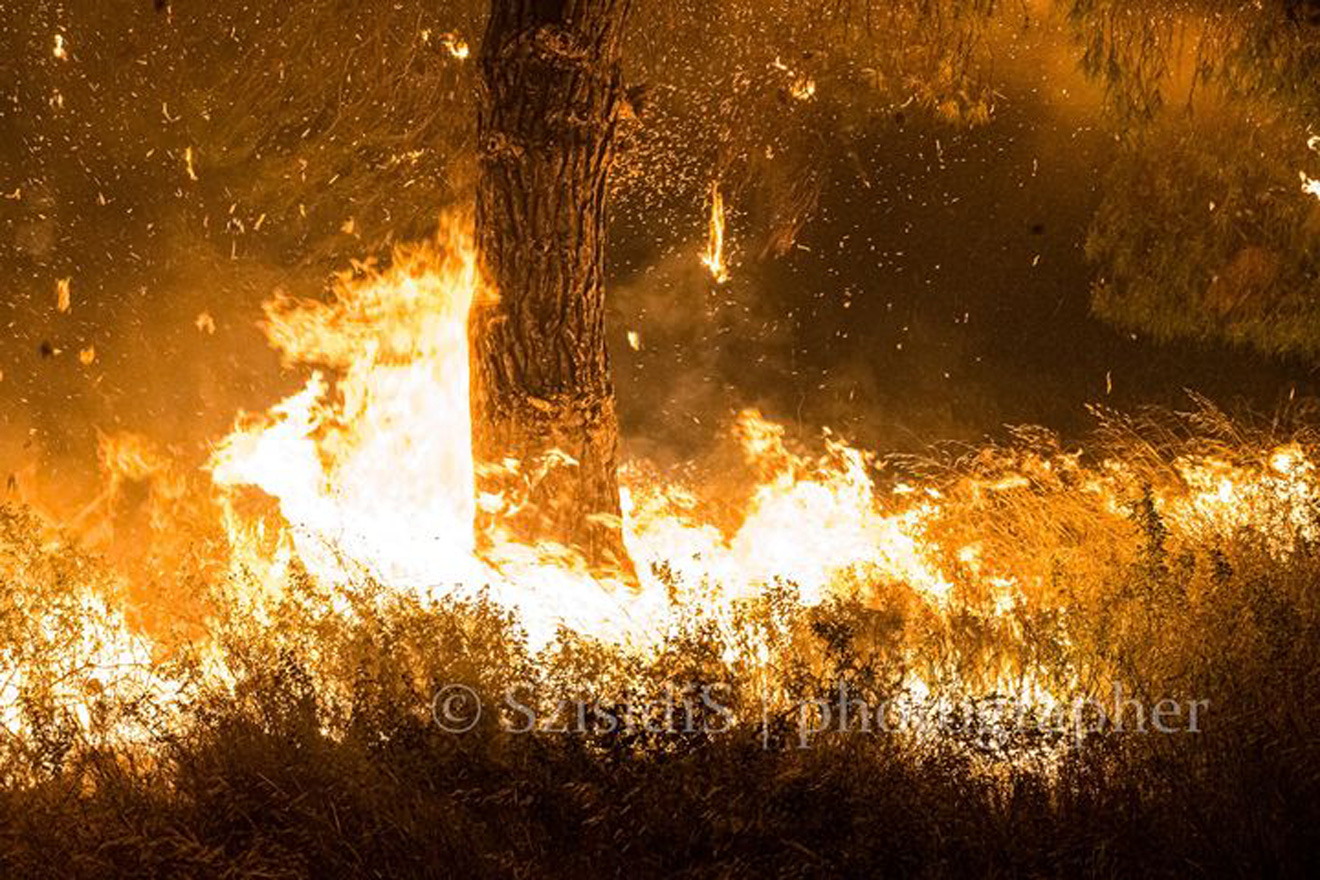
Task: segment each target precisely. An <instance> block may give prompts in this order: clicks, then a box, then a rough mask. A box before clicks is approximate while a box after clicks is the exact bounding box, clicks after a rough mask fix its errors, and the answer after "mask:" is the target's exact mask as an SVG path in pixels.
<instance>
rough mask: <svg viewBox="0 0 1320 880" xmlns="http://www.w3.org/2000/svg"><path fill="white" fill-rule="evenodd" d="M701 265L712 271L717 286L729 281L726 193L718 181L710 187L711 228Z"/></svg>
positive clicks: (711, 274)
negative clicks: (725, 215) (725, 221)
mask: <svg viewBox="0 0 1320 880" xmlns="http://www.w3.org/2000/svg"><path fill="white" fill-rule="evenodd" d="M701 263H702V265H703V266H705V267H706V268H707V269H708V270H710V276H711V277H712V278H714V279H715V283H716V284H723V283H724V282H726V281H728V280H729V267H728V265H727V264H726V263H725V259H724V193H722V192H720V182H719V181H718V180H716V181H714V182H713V183H711V185H710V227H709V230H708V232H707V240H706V251H705V253H703V254H702V255H701Z"/></svg>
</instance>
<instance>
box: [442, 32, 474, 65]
mask: <svg viewBox="0 0 1320 880" xmlns="http://www.w3.org/2000/svg"><path fill="white" fill-rule="evenodd" d="M440 41H441V43H443V44H444V47H445V48H446V49H448V50H449V54H450V55H453V56H454V57H455V58H457V59H458V60H459V61H463V60H465V59H466V58H467V57H468V56H469V55H471V54H472V47H471V46H469V45H468V44H467V40H465V39H463V38H462V37H460V36H459V35H458V34H445V35H444V36H443V37H441V38H440Z"/></svg>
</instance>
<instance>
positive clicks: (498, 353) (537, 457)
mask: <svg viewBox="0 0 1320 880" xmlns="http://www.w3.org/2000/svg"><path fill="white" fill-rule="evenodd" d="M630 4H631V0H492V2H491V14H490V21H489V24H488V26H487V30H486V37H485V42H484V43H483V45H482V48H481V54H480V59H479V63H480V73H481V76H480V85H479V89H480V95H479V98H480V100H479V107H480V109H479V116H478V127H477V133H478V142H477V143H478V150H479V161H480V168H479V174H478V181H477V210H476V244H477V254H478V264H479V266H480V268H481V271H482V273H483V279H484V283H485V285H486V288H487V289H486V291H485V292H484V293H483V294H482V295H481V296H480V297H479V298H478V301H477V302H476V303H475V304H474V306H473V308H472V313H471V318H470V324H469V334H470V337H471V342H472V417H473V418H472V425H473V443H474V452H475V455H476V459H477V462H478V471H479V474H478V492H479V494H482V495H488V494H498V495H501V496H503V498H504V499H505V502H506V506H505V509H504V510H502V511H501V512H499V513H493V512H491V511H489V510H486V511H483V512H481V513H479V514H478V522H477V530H478V536H479V538H480V536H482V535H485V534H488V533H489V529H490V527H491V526H492V525H493V524H494V523H493V520H495V519H498V520H499V523H498V524H499V525H500V526H502V527H504V528H506V529H508V530H510V531H511V532H512V533H513V535H514V536H515V537H517V538H520V539H522V540H526V541H533V542H555V543H558V544H561V545H563V546H565V547H568V548H571V549H574V550H577V551H578V552H580V553H581V554H582V555H583V556H584V557H585V558H586V560H587V561H588V562H589V563H590V564H592V565H593V566H616V567H618V568H620V569H624V570H630V566H629V563H628V559H627V553H626V551H625V550H624V546H623V540H622V529H621V523H620V508H619V485H618V475H617V463H618V462H617V460H618V421H617V417H616V415H615V402H614V384H613V380H612V378H611V375H610V362H609V354H608V351H607V348H606V343H605V291H604V270H605V231H606V219H607V201H608V195H609V175H610V169H611V166H612V164H613V161H614V154H615V133H616V130H617V127H618V121H619V109H620V101H621V98H622V97H623V92H624V89H623V80H622V73H621V66H620V55H621V42H622V32H623V26H624V22H625V19H626V18H627V14H628V9H629V6H630ZM510 460H516V461H517V462H518V463H519V467H518V468H516V469H511V468H504V467H499V465H501V463H504V462H508V461H510ZM488 465H496V466H497V467H495V468H490V467H487V466H488ZM479 507H480V506H479Z"/></svg>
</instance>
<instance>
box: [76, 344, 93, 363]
mask: <svg viewBox="0 0 1320 880" xmlns="http://www.w3.org/2000/svg"><path fill="white" fill-rule="evenodd" d="M95 360H96V346H95V345H89V346H87V347H86V348H84V349H83V350H82V351H80V352H78V362H79V363H81V364H82V365H83V366H84V367H90V366H91V365H92V362H93V361H95Z"/></svg>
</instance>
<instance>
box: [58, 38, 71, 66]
mask: <svg viewBox="0 0 1320 880" xmlns="http://www.w3.org/2000/svg"><path fill="white" fill-rule="evenodd" d="M55 57H56V58H58V59H59V60H60V61H68V60H69V47H68V46H67V45H66V44H65V42H64V35H63V34H56V35H55Z"/></svg>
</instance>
